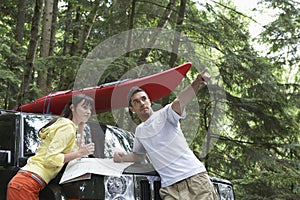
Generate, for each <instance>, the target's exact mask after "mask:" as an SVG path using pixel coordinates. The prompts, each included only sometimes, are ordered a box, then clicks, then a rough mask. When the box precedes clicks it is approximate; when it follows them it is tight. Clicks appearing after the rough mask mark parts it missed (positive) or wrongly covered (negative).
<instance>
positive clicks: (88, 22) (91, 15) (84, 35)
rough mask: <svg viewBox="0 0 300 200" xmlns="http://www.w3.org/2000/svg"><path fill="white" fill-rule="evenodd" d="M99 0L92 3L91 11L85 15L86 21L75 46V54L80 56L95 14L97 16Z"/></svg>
mask: <svg viewBox="0 0 300 200" xmlns="http://www.w3.org/2000/svg"><path fill="white" fill-rule="evenodd" d="M100 3H101V0H96V1H94V3H93V9H92V10H91V12H90V13H89V15H88V16H87V19H86V23H85V24H84V26H83V28H82V30H81V33H80V37H79V41H78V46H77V47H78V48H77V53H76V55H79V56H81V54H82V51H83V49H84V46H85V43H86V41H87V39H88V37H89V35H90V32H91V29H92V26H93V24H94V22H95V19H96V16H97V11H98V9H99V6H100Z"/></svg>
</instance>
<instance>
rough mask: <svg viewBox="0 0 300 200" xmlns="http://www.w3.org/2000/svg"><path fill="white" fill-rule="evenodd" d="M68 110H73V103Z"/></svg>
mask: <svg viewBox="0 0 300 200" xmlns="http://www.w3.org/2000/svg"><path fill="white" fill-rule="evenodd" d="M70 110H71V111H72V112H74V105H73V104H71V105H70Z"/></svg>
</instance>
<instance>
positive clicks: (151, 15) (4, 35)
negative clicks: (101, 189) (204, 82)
mask: <svg viewBox="0 0 300 200" xmlns="http://www.w3.org/2000/svg"><path fill="white" fill-rule="evenodd" d="M93 3H94V1H74V0H71V1H60V4H59V8H58V14H57V23H56V24H55V32H54V34H55V36H54V37H53V43H52V49H51V50H52V54H51V55H49V56H48V57H46V58H41V57H40V56H39V50H40V48H41V44H40V43H39V42H40V41H38V46H37V52H36V54H35V58H34V62H33V68H32V71H31V72H30V73H31V80H30V88H31V89H30V91H29V92H30V95H29V96H30V99H23V102H24V103H25V102H28V101H31V100H34V99H36V98H38V97H40V96H42V95H45V94H46V93H49V92H52V91H60V90H67V89H72V88H73V87H75V86H84V85H85V84H87V85H86V86H87V87H88V86H94V85H88V84H89V81H91V82H93V83H94V82H95V84H103V83H108V82H113V81H118V80H123V79H126V78H132V77H140V76H144V75H148V74H152V73H153V72H154V71H155V70H157V68H158V69H160V70H165V69H167V67H162V66H170V65H171V64H173V63H170V57H171V53H170V52H166V51H162V50H160V49H148V50H150V51H149V53H148V54H147V57H146V58H145V62H143V63H141V60H142V59H141V58H142V56H143V53H144V52H145V49H138V50H135V51H133V52H128V53H127V54H125V55H122V56H121V57H119V58H113V55H114V52H101V50H102V49H97V47H98V45H99V44H102V42H105V41H106V40H107V39H109V38H110V37H112V36H114V35H116V34H118V33H121V32H123V31H127V30H128V29H129V26H130V25H132V26H133V28H146V27H157V25H158V23H159V21H160V20H161V17H162V16H163V13H164V11H165V9H166V5H168V3H169V1H167V0H164V1H154V0H153V1H152V0H150V1H147V2H145V1H136V4H135V6H136V7H135V10H134V11H135V12H132V11H133V10H132V9H133V8H132V3H133V1H123V0H114V1H102V2H101V5H100V6H99V10H98V14H97V16H96V17H95V20H94V21H93V24H92V26H91V30H89V32H88V33H89V34H88V37H87V39H86V40H85V41H84V45H83V49H80V50H81V52H82V54H80V55H79V54H77V50H78V49H77V48H79V47H78V42H79V41H80V36H81V35H80V34H81V33H82V29H83V27H85V25H86V23H88V22H87V21H86V20H87V16H88V14H89V13H90V12H91V10H92V8H93V6H94V4H93ZM179 3H180V1H177V3H176V6H175V7H173V8H172V12H171V14H170V16H169V18H168V19H167V21H166V23H165V24H164V28H166V29H175V28H176V30H181V31H182V33H183V34H184V35H185V36H187V37H188V38H189V40H188V41H187V40H181V42H180V47H181V48H179V51H180V53H181V55H185V56H186V57H184V56H181V57H180V56H178V59H177V60H176V64H181V63H183V62H185V61H186V59H187V58H188V59H191V60H195V62H197V63H193V64H194V67H195V68H193V69H192V70H191V71H190V73H189V75H188V77H187V80H186V82H183V84H181V85H179V86H178V88H177V90H176V91H174V93H172V94H171V95H170V96H168V97H166V98H164V99H161V100H159V101H157V102H155V105H158V104H162V105H165V104H166V103H168V102H171V101H172V100H173V99H174V98H175V97H176V92H178V91H179V90H180V89H182V88H183V87H184V86H186V85H187V84H188V82H187V81H191V80H193V78H195V77H196V74H197V73H198V71H197V69H196V68H198V67H201V68H202V67H208V68H209V69H211V68H216V70H215V71H214V72H213V80H212V81H211V84H210V85H209V86H210V87H209V88H207V87H203V88H202V89H201V90H200V91H199V93H198V94H197V99H195V101H194V102H193V103H192V104H191V106H190V107H187V113H188V116H187V119H186V122H184V123H183V128H184V130H185V132H186V134H187V139H188V141H189V143H190V146H191V148H192V149H193V151H194V152H195V154H196V155H197V156H198V157H199V159H201V160H202V161H203V162H204V163H205V165H206V167H207V169H208V171H209V173H210V174H211V175H216V176H218V177H223V178H226V179H229V180H231V181H232V182H233V184H234V188H235V193H236V198H237V199H299V198H300V180H299V177H300V176H299V169H300V162H299V160H300V159H299V157H300V156H299V155H300V154H299V147H300V146H299V140H300V138H299V122H300V112H299V110H300V102H299V80H300V76H299V75H300V73H299V60H300V59H299V50H298V49H299V35H300V32H299V31H300V29H299V23H300V21H299V20H300V19H299V16H300V15H299V10H300V9H299V3H297V1H287V0H284V1H281V0H275V1H274V0H272V1H271V0H265V1H262V4H261V5H260V8H264V6H268V7H270V8H274V9H275V8H276V10H277V11H278V14H277V15H276V16H277V17H276V19H275V20H274V21H273V22H271V23H270V24H268V25H266V26H265V27H264V28H265V29H264V32H263V33H262V34H261V35H260V36H259V38H256V39H253V38H251V37H250V34H249V32H248V25H249V23H250V19H251V16H245V15H243V14H241V13H239V12H238V11H236V10H235V8H234V7H233V6H232V3H231V2H230V1H228V2H227V1H217V2H214V1H211V2H210V3H209V2H206V3H205V4H204V3H203V4H202V3H201V2H199V1H197V3H196V2H192V1H188V3H187V5H186V10H185V13H184V14H185V19H184V22H183V24H182V25H181V26H180V27H178V26H177V24H176V21H177V18H178V14H179V11H178V6H179ZM34 6H35V5H34V2H33V1H27V5H26V9H25V12H26V14H25V16H26V19H25V24H24V32H23V43H22V44H18V43H17V42H16V39H15V38H16V30H15V29H16V24H17V15H18V14H17V13H18V10H17V7H16V5H15V2H14V1H11V0H9V1H5V2H1V3H0V11H1V12H0V87H1V88H2V89H1V90H0V108H1V109H12V108H14V107H15V106H16V99H17V94H18V92H19V91H20V87H21V83H22V81H23V71H24V69H25V64H27V60H26V59H28V51H29V48H28V44H29V41H30V39H31V36H30V30H31V28H32V27H31V25H32V22H31V20H32V16H33V12H34V9H33V8H34ZM132 13H133V15H132ZM130 19H133V21H132V22H133V24H131V23H130ZM170 37H171V36H170ZM253 42H260V44H261V45H263V46H264V48H265V49H264V55H262V54H261V53H259V52H260V51H261V49H256V47H254V46H253V45H252V43H253ZM126 45H127V44H124V47H125V46H126ZM171 45H172V44H171ZM193 48H194V49H193ZM95 49H96V50H97V51H99V52H100V53H103V54H105V57H104V58H99V59H93V58H94V57H93V56H92V55H89V53H90V52H92V51H94V50H95ZM186 49H193V50H194V51H193V53H191V52H192V51H188V52H185V51H186ZM181 51H182V52H181ZM96 53H97V52H96ZM96 55H97V54H96ZM101 55H102V54H101ZM199 58H200V60H199V61H198V60H197V59H199ZM201 59H203V60H201ZM107 63H109V64H108V66H107ZM149 63H150V64H153V65H152V66H153V68H147V65H148V64H149ZM204 65H205V66H204ZM157 66H160V68H159V67H157ZM154 68H155V69H154ZM41 70H44V71H47V81H48V82H49V83H50V84H49V87H48V88H47V90H40V87H39V83H38V79H39V75H38V74H39V73H38V72H40V71H41ZM79 70H81V71H79ZM99 70H100V71H101V70H103V73H100V75H101V76H100V77H95V80H86V79H84V78H83V79H82V80H76V81H77V82H76V83H77V84H78V85H74V82H75V78H76V77H77V75H78V73H82V74H83V75H86V77H93V76H92V75H93V74H97V72H99ZM83 77H85V76H83ZM193 106H195V107H193ZM118 115H120V116H121V117H120V119H116V118H115V114H114V113H113V112H106V113H101V114H99V115H98V116H96V117H98V119H100V121H102V122H104V123H109V124H114V125H116V124H117V125H119V123H121V124H124V127H128V129H133V128H132V124H130V122H129V121H128V119H127V116H126V115H124V113H122V111H121V112H120V114H118ZM134 120H135V121H136V122H137V120H136V119H134Z"/></svg>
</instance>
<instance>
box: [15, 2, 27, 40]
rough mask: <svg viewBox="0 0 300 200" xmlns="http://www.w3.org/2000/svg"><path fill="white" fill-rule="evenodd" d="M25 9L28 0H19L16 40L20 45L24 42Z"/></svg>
mask: <svg viewBox="0 0 300 200" xmlns="http://www.w3.org/2000/svg"><path fill="white" fill-rule="evenodd" d="M25 11H26V0H19V1H18V14H17V26H16V40H17V42H18V43H19V44H20V45H22V44H23V36H24V24H25Z"/></svg>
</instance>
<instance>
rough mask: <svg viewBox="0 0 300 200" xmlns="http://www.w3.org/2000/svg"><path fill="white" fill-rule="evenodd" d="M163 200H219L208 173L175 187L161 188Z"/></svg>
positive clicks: (195, 176) (183, 181)
mask: <svg viewBox="0 0 300 200" xmlns="http://www.w3.org/2000/svg"><path fill="white" fill-rule="evenodd" d="M159 193H160V196H161V198H162V199H163V200H219V199H220V198H219V196H218V195H217V192H216V191H215V188H214V186H213V184H212V182H211V181H210V179H209V177H208V175H207V172H202V173H199V174H196V175H194V176H192V177H190V178H187V179H184V180H182V181H179V182H177V183H175V184H173V185H170V186H168V187H165V188H161V189H160V191H159Z"/></svg>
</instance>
